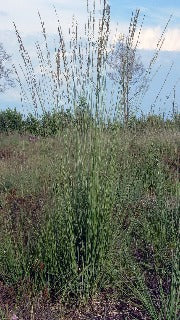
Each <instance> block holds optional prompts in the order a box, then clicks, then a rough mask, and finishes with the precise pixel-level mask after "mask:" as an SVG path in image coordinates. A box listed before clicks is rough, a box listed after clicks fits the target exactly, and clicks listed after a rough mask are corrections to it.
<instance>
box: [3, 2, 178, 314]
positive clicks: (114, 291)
mask: <svg viewBox="0 0 180 320" xmlns="http://www.w3.org/2000/svg"><path fill="white" fill-rule="evenodd" d="M88 3H89V1H87V11H88V10H89V11H88V18H87V22H86V24H85V33H84V35H83V36H82V30H79V29H78V28H79V27H78V23H77V21H76V20H75V18H74V17H73V20H72V26H71V27H70V29H69V33H68V34H69V37H70V39H69V40H68V39H65V38H64V36H63V32H62V28H61V25H60V20H59V18H58V15H57V11H56V10H55V14H56V22H57V35H56V37H55V39H54V43H55V47H54V48H53V49H52V43H50V44H49V42H48V40H49V38H48V33H47V32H46V29H45V23H44V21H43V20H42V18H41V15H40V14H39V19H40V27H41V28H42V39H41V40H39V41H37V42H36V43H35V48H36V53H37V57H36V58H37V60H36V61H35V58H34V56H35V55H34V54H33V53H32V52H31V53H32V58H31V55H30V54H29V53H28V50H27V49H26V48H25V45H24V43H23V39H22V37H21V35H20V32H19V30H18V29H17V27H16V25H14V27H15V33H16V36H17V45H18V48H19V52H20V56H21V59H22V65H20V66H19V67H18V66H16V65H14V66H13V67H14V72H15V76H16V80H17V82H18V84H19V88H20V92H21V102H22V107H23V108H24V106H25V105H26V106H27V110H26V112H25V114H21V113H20V112H18V111H17V110H16V109H13V106H12V108H11V109H7V110H1V111H0V320H60V319H61V320H73V319H74V320H121V319H122V320H123V319H124V320H126V319H127V320H134V319H139V320H178V319H179V315H180V313H179V279H180V277H179V276H180V274H179V261H178V260H179V197H180V180H179V173H180V172H179V170H180V162H179V161H180V160H179V159H180V131H179V128H180V119H179V113H178V110H177V102H176V100H175V98H176V94H175V93H176V92H175V86H174V87H173V91H172V88H170V89H171V94H172V93H173V94H174V96H173V97H174V98H173V100H172V112H171V115H170V114H169V115H167V114H166V115H164V114H163V113H164V110H162V113H161V114H160V112H159V113H157V112H156V113H154V110H153V108H156V111H157V108H158V106H157V105H158V103H160V102H162V100H163V99H160V97H161V94H162V91H163V89H164V86H165V84H166V82H167V78H168V76H169V73H170V72H171V69H172V66H171V67H170V70H169V71H168V73H167V76H166V78H165V79H164V80H163V83H162V85H161V86H160V88H158V89H157V95H155V96H156V97H155V100H154V102H153V101H152V104H150V105H149V106H148V107H149V113H147V112H146V114H145V115H143V114H144V108H145V106H144V105H143V103H144V102H143V101H144V100H143V99H144V97H145V95H146V93H147V91H148V89H149V86H150V85H151V82H152V79H153V77H154V76H155V75H156V74H157V72H158V70H159V69H156V67H155V63H156V61H157V58H158V55H159V52H160V50H161V48H162V45H163V42H164V34H165V32H166V29H167V27H168V24H169V22H170V19H169V20H168V22H167V24H166V25H165V27H164V29H163V32H162V35H161V37H160V39H159V41H158V43H157V47H156V50H155V51H154V52H153V56H152V59H151V60H150V62H149V64H148V66H147V68H145V67H144V66H143V64H142V63H141V62H140V59H139V56H138V54H139V51H138V45H139V41H140V40H139V39H140V34H141V29H142V26H143V21H144V18H143V19H142V22H141V23H139V20H138V19H139V14H140V11H139V10H136V12H135V13H134V14H132V17H131V21H130V25H129V31H128V34H127V36H125V35H124V36H123V37H121V38H117V39H118V40H117V41H116V42H115V43H114V44H112V43H109V39H110V40H112V39H111V33H110V6H109V5H108V3H107V1H106V0H104V1H102V2H101V4H102V10H101V15H100V17H99V11H98V16H97V15H96V12H95V11H96V10H95V3H96V1H93V3H94V6H93V9H92V10H91V11H90V9H89V8H88ZM78 32H80V35H79V34H78ZM51 40H52V39H51ZM68 41H69V42H68ZM118 44H119V46H118ZM18 48H16V49H18ZM116 49H117V50H116ZM118 50H120V51H118ZM118 53H120V54H119V58H118V59H119V60H118V63H117V57H118V55H117V54H118ZM114 58H115V60H114ZM154 67H155V69H154ZM118 68H119V69H118ZM167 94H168V93H167ZM169 97H171V96H170V95H168V96H167V95H166V96H165V97H164V99H165V102H164V104H163V106H165V103H170V102H169V101H170V98H169ZM168 99H169V100H168ZM146 107H147V106H146ZM23 108H22V110H24V109H23ZM29 110H30V111H31V112H30V113H28V112H29Z"/></svg>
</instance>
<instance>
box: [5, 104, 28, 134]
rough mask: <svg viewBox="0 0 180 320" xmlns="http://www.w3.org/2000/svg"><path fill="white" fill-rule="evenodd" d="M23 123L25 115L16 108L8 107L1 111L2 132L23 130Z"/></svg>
mask: <svg viewBox="0 0 180 320" xmlns="http://www.w3.org/2000/svg"><path fill="white" fill-rule="evenodd" d="M23 125H24V122H23V116H22V114H21V113H20V112H18V111H17V110H16V109H14V110H12V109H10V108H8V109H6V110H5V111H0V132H6V133H10V132H13V131H18V132H21V131H22V130H23Z"/></svg>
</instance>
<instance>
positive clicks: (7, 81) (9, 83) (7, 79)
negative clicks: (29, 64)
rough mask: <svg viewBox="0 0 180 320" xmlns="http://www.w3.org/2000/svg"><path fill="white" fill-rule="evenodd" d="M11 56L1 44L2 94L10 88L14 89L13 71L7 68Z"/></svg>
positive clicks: (0, 78) (0, 70)
mask: <svg viewBox="0 0 180 320" xmlns="http://www.w3.org/2000/svg"><path fill="white" fill-rule="evenodd" d="M10 59H11V56H10V55H9V54H7V53H6V51H5V50H4V48H3V44H2V43H0V93H1V92H4V91H5V90H6V89H7V88H9V87H14V85H15V84H14V80H13V78H12V73H13V70H12V69H10V68H8V67H7V66H6V63H7V62H9V61H10Z"/></svg>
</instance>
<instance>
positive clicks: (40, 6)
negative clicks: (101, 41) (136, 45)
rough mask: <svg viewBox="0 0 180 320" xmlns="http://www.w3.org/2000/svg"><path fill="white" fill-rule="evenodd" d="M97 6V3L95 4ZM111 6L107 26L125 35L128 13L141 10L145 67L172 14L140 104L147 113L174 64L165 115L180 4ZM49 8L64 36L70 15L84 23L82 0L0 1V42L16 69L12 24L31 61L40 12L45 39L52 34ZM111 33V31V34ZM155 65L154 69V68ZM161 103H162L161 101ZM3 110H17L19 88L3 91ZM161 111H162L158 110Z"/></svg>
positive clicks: (178, 44)
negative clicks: (156, 69) (153, 74)
mask: <svg viewBox="0 0 180 320" xmlns="http://www.w3.org/2000/svg"><path fill="white" fill-rule="evenodd" d="M90 1H91V0H90ZM96 4H97V6H98V5H99V0H96ZM109 4H110V6H111V26H112V30H115V27H116V23H117V22H118V31H119V33H121V32H123V33H126V32H127V30H128V25H129V21H130V17H131V12H132V11H133V10H135V9H137V8H139V9H140V10H141V18H140V21H141V19H142V17H143V14H145V21H144V27H143V32H142V37H141V43H140V49H141V50H140V53H141V57H142V61H143V62H144V64H145V65H147V64H148V61H149V59H150V58H151V57H152V55H153V50H154V49H155V47H156V43H157V41H158V38H159V37H160V35H161V32H162V30H163V27H164V26H165V24H166V22H167V20H168V18H169V16H170V14H173V17H172V20H171V22H170V24H169V27H168V30H167V33H166V40H165V42H164V45H163V48H162V52H161V53H160V56H159V59H158V62H157V63H158V65H161V68H160V72H159V74H158V76H157V77H156V78H155V79H154V81H153V83H152V86H151V88H150V90H149V93H148V95H147V97H146V99H145V101H144V104H143V111H148V109H149V107H150V105H151V103H152V101H153V99H154V98H155V96H156V94H157V93H158V91H159V89H160V87H161V85H162V83H163V81H164V76H165V75H166V73H167V70H168V68H169V67H170V65H171V63H172V62H174V66H173V69H172V74H171V75H170V76H169V79H168V81H167V83H166V85H165V87H164V90H163V91H162V98H161V101H159V104H158V107H157V111H158V108H159V106H161V105H162V106H163V108H165V109H164V111H168V110H170V108H171V105H172V98H171V97H170V98H169V99H168V101H167V103H166V106H165V105H164V104H163V101H164V100H165V99H164V98H165V97H166V96H167V95H168V94H169V93H170V92H171V91H172V88H173V86H174V84H175V83H176V81H177V79H178V78H180V63H179V61H180V1H179V0H173V1H167V0H164V1H163V0H156V1H155V0H139V1H136V0H109ZM53 5H55V7H56V8H57V11H58V13H59V15H60V18H61V21H63V30H64V33H66V32H67V30H68V27H69V25H70V23H71V18H72V15H73V13H74V14H75V16H76V18H77V20H78V21H80V23H81V25H82V24H83V22H84V16H85V11H86V0H31V1H30V0H15V1H14V0H6V1H4V0H0V42H3V44H4V47H5V49H6V50H7V51H8V53H10V54H12V59H13V63H15V64H16V65H18V64H19V63H21V60H20V58H19V54H18V46H17V40H16V36H15V32H14V30H13V26H12V22H13V21H15V23H16V24H17V26H18V29H19V30H20V32H21V34H22V36H23V39H24V42H25V44H26V46H27V48H28V50H29V51H30V52H31V56H32V57H35V51H34V46H33V43H34V42H35V41H36V40H37V38H38V37H39V32H40V25H39V20H38V16H37V11H38V10H40V12H41V15H42V16H43V18H44V20H45V22H46V25H47V30H48V32H49V35H50V36H52V37H53V35H54V34H55V32H56V23H55V19H54V12H53V8H52V7H53ZM112 32H113V31H112ZM158 65H157V66H158ZM176 92H177V96H176V99H177V101H176V102H177V104H180V83H178V84H177V87H176ZM163 99H164V100H163ZM7 107H17V109H19V110H21V102H20V94H19V88H18V87H16V88H15V89H10V90H7V91H6V92H5V93H4V94H1V95H0V109H5V108H7ZM162 111H163V110H162Z"/></svg>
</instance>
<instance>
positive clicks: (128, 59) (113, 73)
mask: <svg viewBox="0 0 180 320" xmlns="http://www.w3.org/2000/svg"><path fill="white" fill-rule="evenodd" d="M138 16H139V10H137V11H136V14H135V15H134V17H133V18H132V20H131V24H130V27H129V34H128V35H127V36H125V35H121V36H119V38H118V40H117V42H116V44H115V45H114V46H113V48H112V50H111V51H110V53H109V54H108V59H107V63H108V65H109V69H110V71H109V77H110V79H112V80H114V81H115V82H117V83H118V84H119V92H120V93H121V101H120V102H121V105H122V107H123V114H124V122H125V123H126V122H128V120H129V117H130V105H131V101H132V100H133V98H134V97H136V96H137V95H138V94H139V93H140V92H141V90H142V89H143V88H144V85H145V71H146V70H145V68H144V66H143V63H142V61H141V57H140V55H138V53H137V45H138V41H136V42H135V32H136V27H137V21H138ZM134 43H135V45H134Z"/></svg>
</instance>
